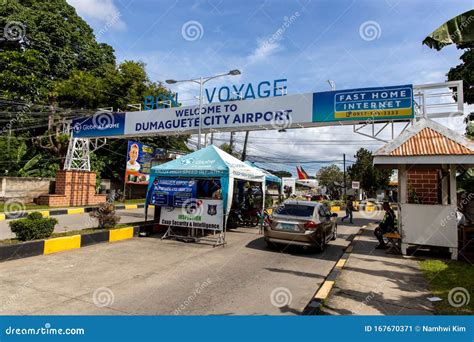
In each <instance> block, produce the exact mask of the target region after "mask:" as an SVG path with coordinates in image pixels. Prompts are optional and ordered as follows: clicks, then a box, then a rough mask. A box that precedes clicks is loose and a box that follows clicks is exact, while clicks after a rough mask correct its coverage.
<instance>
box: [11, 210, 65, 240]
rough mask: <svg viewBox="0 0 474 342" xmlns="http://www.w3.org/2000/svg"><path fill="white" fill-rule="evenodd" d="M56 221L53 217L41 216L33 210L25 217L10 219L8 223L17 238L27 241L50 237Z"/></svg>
mask: <svg viewBox="0 0 474 342" xmlns="http://www.w3.org/2000/svg"><path fill="white" fill-rule="evenodd" d="M57 223H58V220H56V219H55V218H50V217H43V215H41V213H38V212H33V213H29V214H28V216H27V217H25V218H21V219H18V220H15V221H11V222H9V223H8V224H9V225H10V229H11V231H12V233H15V235H16V237H17V239H18V240H20V241H28V240H37V239H45V238H48V237H50V236H51V234H53V231H54V226H55V225H56V224H57Z"/></svg>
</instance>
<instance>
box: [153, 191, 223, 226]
mask: <svg viewBox="0 0 474 342" xmlns="http://www.w3.org/2000/svg"><path fill="white" fill-rule="evenodd" d="M223 223H224V201H222V200H210V199H196V200H192V201H188V202H187V203H186V205H185V206H183V207H181V208H177V207H161V215H160V224H162V225H166V226H174V227H186V228H199V229H209V230H220V231H222V230H223V227H224V226H223Z"/></svg>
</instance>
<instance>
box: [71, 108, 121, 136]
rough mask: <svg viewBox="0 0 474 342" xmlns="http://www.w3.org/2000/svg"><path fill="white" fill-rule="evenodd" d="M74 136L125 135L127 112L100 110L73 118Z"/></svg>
mask: <svg viewBox="0 0 474 342" xmlns="http://www.w3.org/2000/svg"><path fill="white" fill-rule="evenodd" d="M71 127H72V130H73V136H74V138H94V137H105V136H107V137H113V136H121V135H124V132H125V113H112V112H98V113H96V114H94V115H93V116H89V117H86V118H79V119H74V120H72V126H71Z"/></svg>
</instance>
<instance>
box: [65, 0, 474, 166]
mask: <svg viewBox="0 0 474 342" xmlns="http://www.w3.org/2000/svg"><path fill="white" fill-rule="evenodd" d="M68 2H69V3H70V4H72V5H73V6H75V7H76V9H77V11H78V13H79V14H80V15H81V16H82V17H83V18H84V19H86V21H88V23H89V24H91V26H92V27H93V28H94V30H95V32H96V35H97V36H98V40H99V41H103V42H106V43H108V44H110V45H112V46H113V47H114V49H115V51H116V55H117V57H118V59H119V61H122V60H125V59H128V60H141V61H143V62H145V63H146V64H147V71H148V73H149V75H150V77H151V78H152V79H153V80H155V81H164V80H165V79H168V78H174V79H183V78H192V77H199V76H206V75H213V74H215V73H220V72H226V71H228V70H230V69H234V68H238V69H240V70H241V71H242V75H241V76H239V77H231V78H226V79H219V80H216V81H215V82H214V83H212V86H219V85H224V84H225V85H230V84H239V83H243V82H258V81H261V80H274V79H279V78H286V79H288V94H295V93H304V92H313V91H324V90H328V89H329V85H328V83H327V80H328V79H330V80H333V81H334V82H335V84H336V87H337V89H344V88H357V87H365V86H382V85H397V84H410V83H412V84H424V83H432V82H442V81H445V80H446V77H445V74H446V72H447V71H448V70H449V68H450V67H451V66H454V65H457V64H459V60H458V58H459V56H460V54H461V51H460V50H457V49H456V48H455V47H453V46H449V47H446V48H444V49H443V50H441V51H440V52H437V51H435V50H431V49H429V48H428V47H426V46H422V45H421V41H422V40H423V39H424V37H425V36H426V35H427V34H429V33H430V32H432V31H433V30H434V29H436V28H437V27H438V26H439V25H440V24H442V23H443V22H445V21H446V20H448V19H450V18H452V17H453V16H455V15H457V14H460V13H462V12H465V11H467V10H469V9H471V8H472V7H473V5H474V3H473V1H452V0H451V1H448V0H447V1H409V0H401V1H398V0H378V1H376V0H368V1H349V0H348V1H317V0H287V1H282V0H281V1H268V0H267V1H250V0H248V1H235V0H234V1H224V0H209V1H208V0H203V1H192V0H191V1H152V0H134V1H133V0H132V1H131V0H95V1H94V0H68ZM190 22H191V23H192V25H194V26H195V27H197V36H189V35H186V34H183V26H184V27H185V26H186V25H187V23H188V25H189V23H190ZM285 23H286V24H285ZM364 28H366V29H367V31H364ZM195 33H196V32H195ZM191 34H192V31H191ZM194 38H195V39H194ZM172 89H173V90H175V91H178V92H179V94H180V100H181V101H183V103H185V104H192V102H193V101H195V99H194V96H196V95H198V90H197V89H196V88H195V87H193V86H192V85H181V86H174V87H173V88H172ZM186 101H189V102H186ZM460 121H462V120H460ZM458 125H459V127H457V126H458ZM454 126H455V127H454V128H459V130H462V129H463V128H462V124H461V123H460V122H456V123H455V124H454ZM242 134H243V133H238V134H237V137H236V138H237V141H238V143H239V142H241V141H242ZM315 137H317V138H318V139H320V140H321V141H322V142H321V143H320V144H318V145H314V144H313V145H311V146H309V145H307V144H305V143H304V141H306V140H307V141H308V142H309V141H311V140H312V139H313V140H314V139H315ZM221 139H223V140H222V141H219V142H223V141H224V139H228V134H222V136H221ZM252 139H253V140H252ZM325 140H327V141H328V142H325ZM330 140H333V142H329V141H330ZM356 140H361V141H360V142H354V141H356ZM338 141H340V142H339V143H338ZM344 141H345V142H347V143H344ZM348 141H350V142H348ZM381 145H382V144H381V143H376V142H375V141H370V140H369V139H368V138H363V137H361V136H358V135H355V134H353V133H352V128H341V127H337V128H317V129H316V128H314V129H304V130H298V131H291V132H288V133H283V134H282V133H280V134H278V133H276V132H262V133H256V132H252V133H251V135H250V146H251V148H250V150H249V152H250V155H266V156H269V157H271V156H280V159H281V158H283V157H284V156H285V155H291V156H292V158H293V159H294V158H300V159H301V160H302V161H304V162H308V161H312V160H319V161H320V160H336V159H341V155H342V153H346V154H347V155H348V156H349V158H348V159H352V157H350V156H352V155H353V154H354V152H355V151H356V150H357V149H358V148H359V147H360V146H364V147H366V148H369V149H371V150H375V149H376V148H377V147H380V146H381ZM237 146H239V144H238V145H237ZM282 151H285V152H282ZM304 165H306V168H307V169H308V171H309V173H311V174H314V172H315V171H316V170H317V169H318V167H319V166H320V165H322V164H317V163H307V164H304ZM266 166H271V167H274V168H280V169H287V170H289V171H293V172H294V167H293V166H289V165H284V164H278V165H268V164H267V165H266Z"/></svg>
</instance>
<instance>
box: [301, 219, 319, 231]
mask: <svg viewBox="0 0 474 342" xmlns="http://www.w3.org/2000/svg"><path fill="white" fill-rule="evenodd" d="M304 228H305V229H306V230H316V228H318V224H317V223H316V222H314V221H308V222H306V223H305V224H304Z"/></svg>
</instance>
